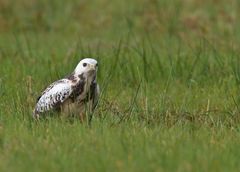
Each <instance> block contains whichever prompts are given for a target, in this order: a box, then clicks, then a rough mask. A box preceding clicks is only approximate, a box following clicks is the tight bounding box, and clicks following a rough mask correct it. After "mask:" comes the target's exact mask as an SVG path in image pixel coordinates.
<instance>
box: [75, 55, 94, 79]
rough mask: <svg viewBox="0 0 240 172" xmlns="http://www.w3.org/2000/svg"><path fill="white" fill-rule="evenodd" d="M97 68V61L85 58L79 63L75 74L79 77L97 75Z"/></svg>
mask: <svg viewBox="0 0 240 172" xmlns="http://www.w3.org/2000/svg"><path fill="white" fill-rule="evenodd" d="M97 68H98V63H97V61H96V60H95V59H91V58H85V59H82V60H81V61H80V62H79V63H78V65H77V67H76V68H75V73H76V74H77V75H80V74H86V75H92V74H96V72H97Z"/></svg>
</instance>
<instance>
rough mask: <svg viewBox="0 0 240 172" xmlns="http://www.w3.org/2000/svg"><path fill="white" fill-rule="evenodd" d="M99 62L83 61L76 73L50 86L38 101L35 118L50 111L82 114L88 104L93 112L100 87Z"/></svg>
mask: <svg viewBox="0 0 240 172" xmlns="http://www.w3.org/2000/svg"><path fill="white" fill-rule="evenodd" d="M96 72H97V61H96V60H94V59H90V58H87V59H83V60H81V61H80V62H79V64H78V65H77V67H76V68H75V70H74V72H73V73H72V74H70V75H69V76H67V77H66V78H64V79H61V80H58V81H55V82H54V83H52V84H51V85H49V86H48V87H47V88H46V89H45V90H44V91H43V92H42V94H41V96H40V97H39V98H38V100H37V104H36V106H35V109H34V113H33V116H34V117H39V115H40V114H42V113H44V112H47V111H49V110H60V111H61V112H62V113H64V114H66V115H68V114H69V113H71V114H72V113H78V114H79V115H80V117H81V118H82V116H81V113H82V112H83V110H84V106H85V105H86V104H87V103H88V104H90V106H91V110H93V109H94V108H95V106H96V105H97V101H98V95H99V86H98V84H97V81H96Z"/></svg>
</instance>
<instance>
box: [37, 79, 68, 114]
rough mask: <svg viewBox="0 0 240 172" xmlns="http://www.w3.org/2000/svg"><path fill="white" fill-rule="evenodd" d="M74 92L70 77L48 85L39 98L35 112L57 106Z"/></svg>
mask: <svg viewBox="0 0 240 172" xmlns="http://www.w3.org/2000/svg"><path fill="white" fill-rule="evenodd" d="M71 93H72V86H71V83H70V81H69V80H68V79H62V80H59V81H56V82H54V83H52V84H51V85H50V86H48V87H47V88H46V89H45V90H44V91H43V93H42V95H41V96H40V97H39V98H38V102H37V104H36V107H35V114H36V113H41V112H45V111H48V110H50V109H54V108H57V107H58V106H59V105H61V104H62V103H63V102H64V101H65V100H66V99H67V98H69V96H70V95H71Z"/></svg>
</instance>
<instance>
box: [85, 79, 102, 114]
mask: <svg viewBox="0 0 240 172" xmlns="http://www.w3.org/2000/svg"><path fill="white" fill-rule="evenodd" d="M99 94H100V88H99V85H98V84H97V82H96V81H94V82H93V83H92V84H91V86H90V99H89V96H87V97H86V99H85V101H89V100H91V104H92V105H91V106H92V110H94V109H95V107H96V106H97V104H98V99H99Z"/></svg>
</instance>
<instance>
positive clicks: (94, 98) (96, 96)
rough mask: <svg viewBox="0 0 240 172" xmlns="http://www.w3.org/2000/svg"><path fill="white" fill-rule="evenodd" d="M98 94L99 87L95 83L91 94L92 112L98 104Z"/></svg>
mask: <svg viewBox="0 0 240 172" xmlns="http://www.w3.org/2000/svg"><path fill="white" fill-rule="evenodd" d="M99 94H100V88H99V85H98V84H97V83H96V84H95V87H94V89H93V93H92V95H93V96H92V101H93V110H94V109H95V107H96V106H97V104H98V99H99Z"/></svg>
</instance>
